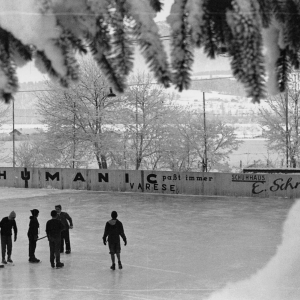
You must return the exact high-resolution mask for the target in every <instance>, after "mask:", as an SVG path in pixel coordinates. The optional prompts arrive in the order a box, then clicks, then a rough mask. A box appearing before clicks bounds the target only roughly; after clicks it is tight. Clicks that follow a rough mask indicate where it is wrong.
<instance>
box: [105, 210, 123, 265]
mask: <svg viewBox="0 0 300 300" xmlns="http://www.w3.org/2000/svg"><path fill="white" fill-rule="evenodd" d="M111 217H112V219H111V220H110V221H108V222H106V225H105V229H104V235H103V244H104V245H106V238H107V237H108V246H109V253H110V256H111V261H112V266H111V267H110V268H111V269H112V270H115V269H116V264H115V254H116V255H117V258H118V265H119V269H122V263H121V257H120V253H121V244H120V236H121V237H122V239H123V241H124V246H126V245H127V239H126V236H125V233H124V228H123V224H122V222H120V221H119V220H117V217H118V213H117V212H116V211H113V212H112V213H111Z"/></svg>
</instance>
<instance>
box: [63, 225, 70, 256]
mask: <svg viewBox="0 0 300 300" xmlns="http://www.w3.org/2000/svg"><path fill="white" fill-rule="evenodd" d="M63 232H64V240H65V243H66V251H71V244H70V232H69V229H67V230H64V231H63Z"/></svg>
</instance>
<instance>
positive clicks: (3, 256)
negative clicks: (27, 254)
mask: <svg viewBox="0 0 300 300" xmlns="http://www.w3.org/2000/svg"><path fill="white" fill-rule="evenodd" d="M1 250H2V260H5V253H6V236H4V235H1Z"/></svg>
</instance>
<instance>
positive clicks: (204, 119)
mask: <svg viewBox="0 0 300 300" xmlns="http://www.w3.org/2000/svg"><path fill="white" fill-rule="evenodd" d="M203 128H204V159H203V164H202V165H203V167H202V168H203V172H207V134H206V133H207V132H206V115H205V92H203Z"/></svg>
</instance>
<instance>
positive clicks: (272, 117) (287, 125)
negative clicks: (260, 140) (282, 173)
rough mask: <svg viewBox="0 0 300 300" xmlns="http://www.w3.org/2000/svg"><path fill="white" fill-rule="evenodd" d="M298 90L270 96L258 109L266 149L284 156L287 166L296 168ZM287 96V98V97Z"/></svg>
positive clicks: (297, 150) (299, 156)
mask: <svg viewBox="0 0 300 300" xmlns="http://www.w3.org/2000/svg"><path fill="white" fill-rule="evenodd" d="M299 95H300V92H299V91H295V90H292V89H289V90H288V92H287V93H283V94H280V95H277V96H273V97H272V96H270V97H268V98H267V100H266V101H265V102H264V103H265V104H264V105H263V106H262V107H261V108H260V110H259V112H260V113H259V123H260V124H261V126H262V127H263V128H264V129H265V130H264V135H265V137H266V138H267V140H268V149H269V150H271V151H276V152H278V153H280V154H281V155H282V157H285V158H286V160H288V161H287V166H289V167H292V168H296V167H297V160H299V158H300V151H299V139H300V137H299V118H300V116H299V108H298V101H299ZM287 97H288V98H287Z"/></svg>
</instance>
